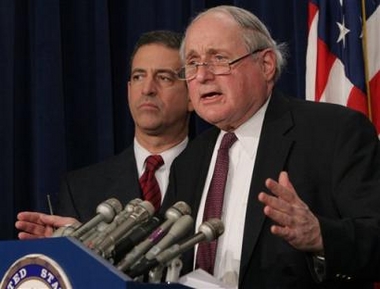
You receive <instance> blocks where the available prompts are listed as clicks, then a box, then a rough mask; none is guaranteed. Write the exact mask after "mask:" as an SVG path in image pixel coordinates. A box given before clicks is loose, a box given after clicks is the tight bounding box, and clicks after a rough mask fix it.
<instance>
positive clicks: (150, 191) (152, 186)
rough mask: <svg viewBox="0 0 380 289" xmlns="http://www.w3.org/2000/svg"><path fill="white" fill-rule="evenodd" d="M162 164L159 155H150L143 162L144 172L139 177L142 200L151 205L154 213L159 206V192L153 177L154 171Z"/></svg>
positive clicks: (162, 161)
mask: <svg viewBox="0 0 380 289" xmlns="http://www.w3.org/2000/svg"><path fill="white" fill-rule="evenodd" d="M163 164H164V160H163V159H162V157H161V156H160V155H151V156H149V157H147V158H146V160H145V171H144V173H143V175H142V176H141V177H140V186H141V190H142V192H143V197H144V200H146V201H149V202H151V203H152V205H153V206H154V208H155V209H156V212H157V211H158V210H159V209H160V206H161V191H160V187H159V186H158V182H157V179H156V176H155V172H156V170H157V169H158V168H159V167H161V166H162V165H163Z"/></svg>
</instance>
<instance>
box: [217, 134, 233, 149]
mask: <svg viewBox="0 0 380 289" xmlns="http://www.w3.org/2000/svg"><path fill="white" fill-rule="evenodd" d="M235 141H237V137H236V135H235V134H234V133H233V132H228V133H226V134H225V135H224V136H223V139H222V142H221V144H220V147H219V148H220V149H229V148H230V147H231V146H232V145H233V144H234V142H235Z"/></svg>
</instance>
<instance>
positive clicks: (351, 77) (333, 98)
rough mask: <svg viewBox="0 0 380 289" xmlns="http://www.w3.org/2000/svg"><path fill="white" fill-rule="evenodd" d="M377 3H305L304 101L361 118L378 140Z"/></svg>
mask: <svg viewBox="0 0 380 289" xmlns="http://www.w3.org/2000/svg"><path fill="white" fill-rule="evenodd" d="M379 4H380V0H309V18H308V19H309V23H308V26H309V27H308V28H309V35H308V47H307V57H306V58H307V59H306V99H309V100H314V101H325V102H332V103H338V104H341V105H345V106H348V107H350V108H353V109H356V110H358V111H361V112H362V113H364V114H366V115H367V116H368V117H369V118H370V119H371V121H372V122H373V123H374V125H375V126H376V129H377V132H378V134H379V136H380V5H379Z"/></svg>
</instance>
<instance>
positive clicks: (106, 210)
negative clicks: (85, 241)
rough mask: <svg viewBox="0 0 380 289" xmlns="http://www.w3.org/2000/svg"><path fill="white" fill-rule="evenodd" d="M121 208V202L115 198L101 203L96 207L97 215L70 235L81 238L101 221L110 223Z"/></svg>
mask: <svg viewBox="0 0 380 289" xmlns="http://www.w3.org/2000/svg"><path fill="white" fill-rule="evenodd" d="M121 209H122V205H121V203H120V202H119V201H118V200H117V199H115V198H111V199H108V200H106V201H105V202H102V203H100V204H99V205H98V206H97V208H96V212H97V215H96V216H95V217H93V218H92V219H91V220H89V221H88V222H87V223H84V224H83V225H82V226H80V227H79V228H78V229H76V230H75V231H74V232H73V233H72V234H70V236H71V237H74V238H77V239H79V238H80V237H81V236H83V235H84V234H86V233H87V232H89V231H90V230H92V229H93V228H95V227H96V226H97V225H98V224H99V223H100V222H106V223H110V222H111V221H112V220H113V218H114V217H115V215H116V214H118V213H119V212H120V211H121Z"/></svg>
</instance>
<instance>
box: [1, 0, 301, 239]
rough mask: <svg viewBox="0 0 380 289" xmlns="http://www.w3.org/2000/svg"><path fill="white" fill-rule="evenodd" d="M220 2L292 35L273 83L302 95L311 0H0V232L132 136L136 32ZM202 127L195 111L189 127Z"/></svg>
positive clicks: (169, 24)
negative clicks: (130, 83)
mask: <svg viewBox="0 0 380 289" xmlns="http://www.w3.org/2000/svg"><path fill="white" fill-rule="evenodd" d="M221 4H229V5H236V6H240V7H243V8H246V9H248V10H250V11H252V12H253V13H255V14H256V15H257V16H259V17H260V18H261V19H262V20H263V21H264V23H266V24H267V26H268V27H269V29H270V31H271V32H272V35H273V37H274V38H275V39H276V40H277V41H279V42H286V43H288V47H289V54H290V57H289V63H288V66H287V70H286V71H285V73H284V75H283V77H282V78H281V80H280V82H279V86H280V87H281V88H282V90H283V91H285V92H286V93H288V94H290V95H292V96H294V97H299V98H303V97H304V87H305V84H304V82H305V53H306V45H307V43H306V39H307V0H240V1H222V0H219V1H218V0H213V1H212V0H208V1H207V0H144V1H136V0H64V1H58V0H28V1H24V0H0V111H1V112H0V153H1V156H0V194H1V201H0V204H1V210H0V228H1V230H0V239H11V238H15V237H16V232H15V230H14V222H15V219H16V215H17V213H18V212H19V211H22V210H38V211H47V198H46V196H47V195H50V196H51V198H52V201H53V202H54V200H55V196H56V194H57V192H58V188H59V181H60V176H61V175H62V174H63V173H65V172H66V171H68V170H72V169H75V168H79V167H82V166H85V165H88V164H91V163H95V162H98V161H100V160H103V159H104V158H106V157H108V156H111V155H113V154H115V153H118V152H120V151H121V150H122V149H123V148H125V147H126V146H127V145H128V144H130V142H131V141H132V139H133V133H134V132H133V125H132V120H131V117H130V115H129V111H128V107H127V104H126V83H127V79H128V70H129V67H128V63H129V55H130V52H131V50H132V47H133V45H134V43H135V41H136V40H137V38H138V36H139V35H140V34H141V33H142V32H145V31H149V30H154V29H171V30H175V31H179V32H182V31H183V30H184V28H185V27H186V25H187V23H188V22H189V19H190V18H191V17H192V16H194V15H195V14H196V13H197V12H199V11H202V10H204V9H205V8H208V7H212V6H216V5H221ZM205 127H206V124H205V123H204V122H202V121H200V120H199V119H198V118H197V117H194V119H193V120H192V124H191V131H192V133H193V134H197V133H199V132H200V131H201V130H203V129H204V128H205Z"/></svg>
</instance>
